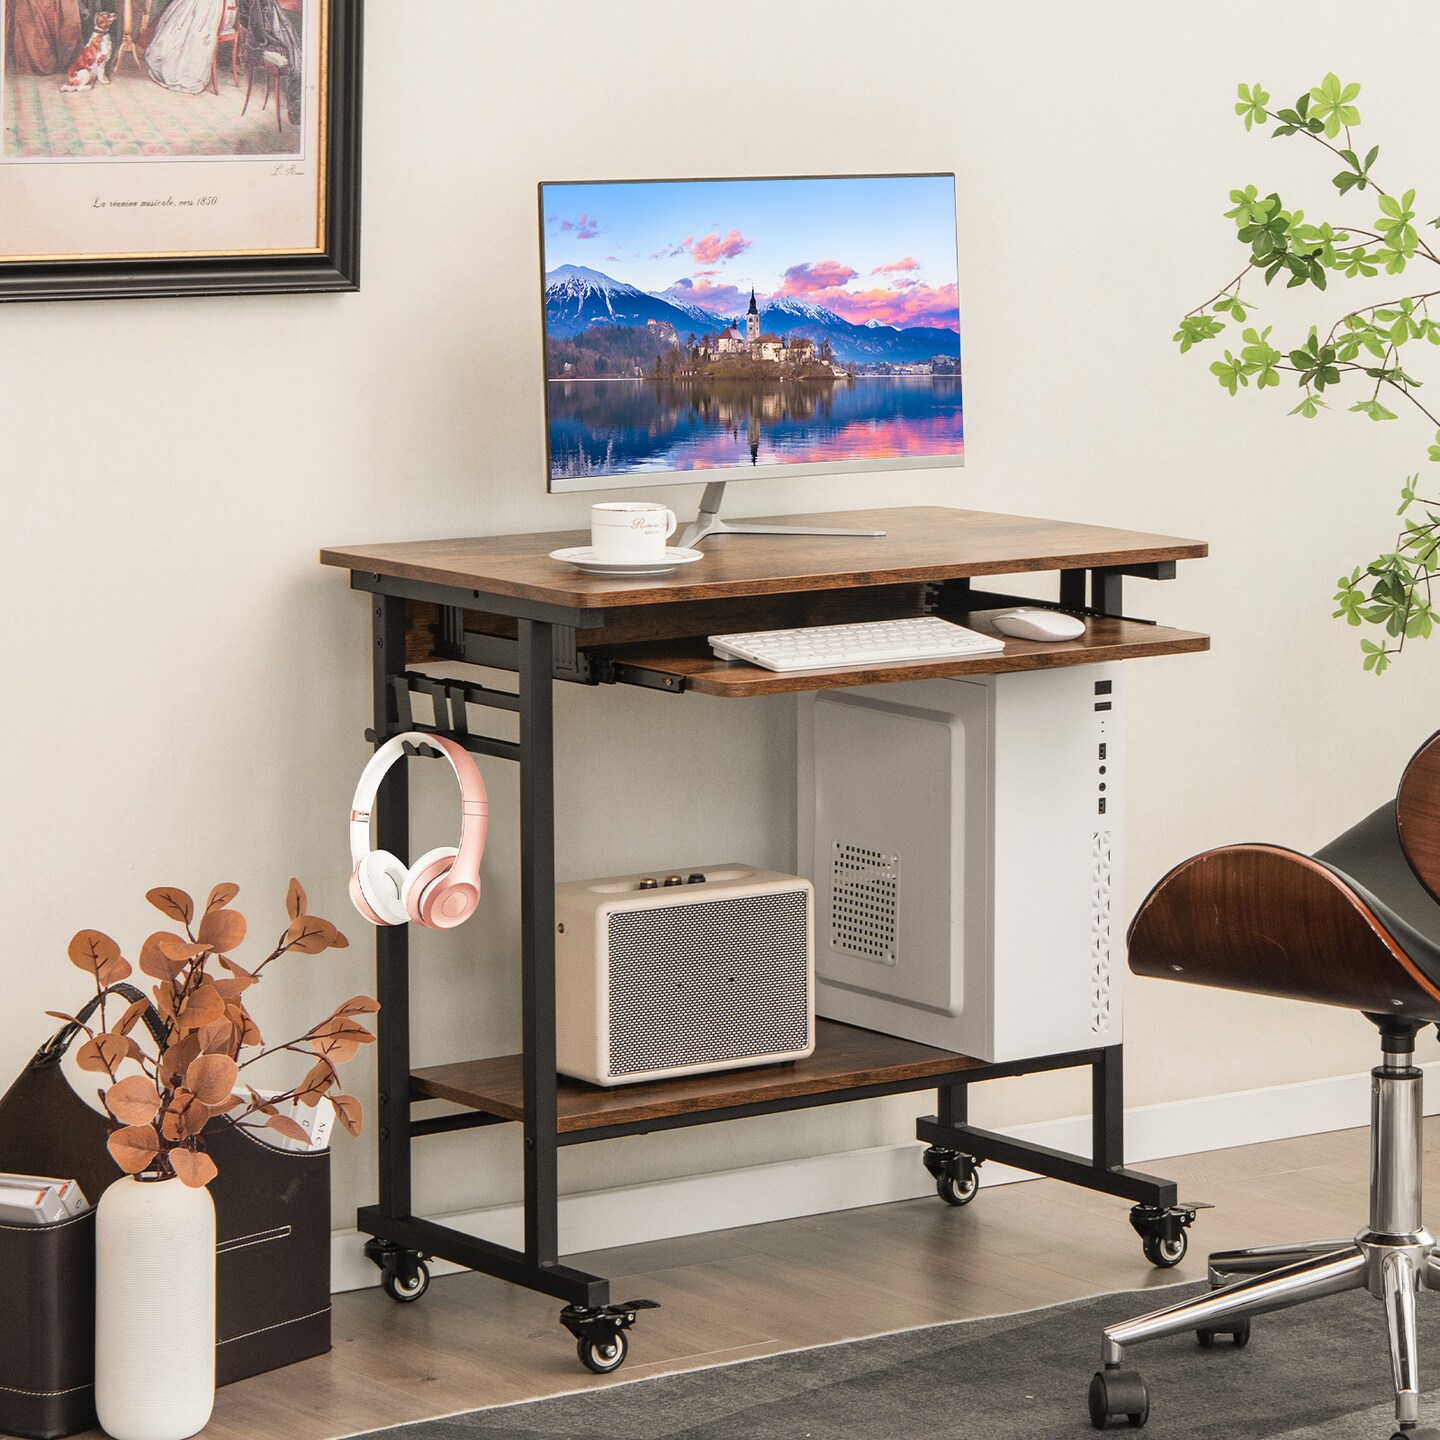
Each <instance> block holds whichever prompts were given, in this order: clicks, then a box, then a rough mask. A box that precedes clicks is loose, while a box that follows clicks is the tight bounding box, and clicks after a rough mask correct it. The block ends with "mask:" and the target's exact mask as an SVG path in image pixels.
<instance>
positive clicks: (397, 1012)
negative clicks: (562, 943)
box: [351, 562, 1194, 1334]
mask: <svg viewBox="0 0 1440 1440" xmlns="http://www.w3.org/2000/svg"><path fill="white" fill-rule="evenodd" d="M1174 570H1175V567H1174V564H1173V562H1166V563H1158V564H1151V565H1144V566H1134V567H1129V568H1126V569H1123V570H1116V569H1113V568H1110V569H1104V570H1091V571H1086V570H1062V571H1061V572H1060V603H1061V604H1062V605H1063V606H1064V607H1065V608H1067V609H1071V610H1083V611H1088V612H1089V613H1091V614H1094V615H1103V616H1118V615H1120V613H1121V577H1122V575H1139V576H1143V577H1144V578H1149V579H1169V578H1171V577H1172V576H1173V574H1174ZM1087 580H1088V582H1089V584H1088V589H1089V594H1088V601H1089V603H1088V604H1087V603H1086V600H1087V594H1086V590H1087ZM351 586H352V588H353V589H357V590H361V591H364V592H367V593H368V594H369V595H370V597H371V605H372V620H373V638H374V645H373V650H372V661H373V682H374V693H373V705H374V722H373V728H372V729H370V730H367V732H366V735H367V738H368V739H370V740H371V741H372V742H373V743H374V744H376V745H379V744H381V743H383V742H384V741H385V740H387V739H388V738H390V737H391V736H393V735H396V734H399V733H402V732H404V731H407V730H418V731H422V732H433V733H438V734H445V735H447V736H448V737H449V738H450V739H451V740H454V741H455V742H456V743H457V744H460V745H463V746H465V747H466V748H467V749H469V750H471V751H472V752H475V753H478V754H482V755H487V756H491V757H493V758H496V759H504V760H510V761H514V762H515V763H517V764H518V765H519V767H520V854H521V860H520V905H521V972H522V1000H523V1007H522V1031H523V1034H522V1052H523V1077H524V1118H523V1121H522V1122H521V1123H522V1125H523V1131H524V1244H523V1248H521V1249H513V1248H509V1247H506V1246H503V1245H498V1244H494V1243H492V1242H490V1241H487V1240H483V1239H480V1238H477V1237H476V1236H473V1235H469V1234H466V1233H464V1232H462V1231H460V1230H456V1229H454V1228H452V1227H449V1226H445V1225H442V1224H440V1223H438V1222H436V1221H433V1220H428V1219H423V1218H419V1217H417V1216H415V1215H414V1214H413V1207H412V1199H411V1158H412V1157H411V1145H412V1142H413V1141H414V1140H416V1139H418V1138H421V1137H424V1136H427V1135H433V1134H439V1133H445V1132H450V1131H455V1130H460V1129H468V1128H471V1127H475V1126H484V1125H491V1124H497V1123H502V1121H503V1119H504V1117H500V1116H496V1115H491V1114H487V1113H484V1112H480V1111H473V1112H466V1113H462V1114H458V1115H453V1114H452V1115H444V1116H440V1117H435V1118H430V1119H425V1118H416V1117H415V1116H414V1115H413V1114H412V1108H413V1106H414V1104H415V1103H416V1102H417V1098H424V1097H416V1096H415V1095H414V1094H413V1093H412V1082H411V1059H410V986H409V949H410V937H409V933H408V928H407V927H405V926H393V927H382V928H379V929H377V931H376V940H375V945H376V964H377V970H378V989H377V997H378V999H379V1001H380V1013H379V1016H378V1017H377V1018H378V1024H377V1029H378V1044H377V1052H378V1069H379V1120H378V1133H379V1160H380V1164H379V1200H378V1203H377V1204H375V1205H370V1206H366V1207H364V1208H362V1209H361V1210H360V1211H359V1212H358V1217H357V1223H358V1226H359V1229H360V1230H361V1231H362V1233H365V1234H368V1235H370V1236H372V1237H374V1238H373V1239H372V1240H371V1241H370V1242H369V1244H368V1245H367V1253H368V1254H369V1255H370V1256H371V1258H372V1259H374V1260H375V1261H376V1263H377V1264H379V1265H381V1267H382V1268H383V1269H385V1270H386V1272H387V1281H388V1280H390V1279H391V1278H392V1277H394V1276H397V1275H398V1276H399V1278H400V1281H401V1284H402V1286H403V1285H404V1283H405V1281H406V1280H407V1278H408V1277H410V1276H413V1275H414V1273H415V1270H416V1267H417V1266H418V1265H420V1264H422V1263H423V1260H424V1259H426V1258H431V1257H439V1258H441V1259H443V1260H447V1261H450V1262H452V1263H455V1264H458V1265H462V1266H465V1267H467V1268H469V1269H472V1270H478V1271H481V1272H483V1273H485V1274H488V1275H493V1276H496V1277H498V1278H499V1279H502V1280H506V1281H509V1282H511V1283H513V1284H517V1285H522V1286H524V1287H526V1288H528V1289H531V1290H537V1291H540V1292H543V1293H544V1294H547V1295H551V1296H554V1297H556V1298H557V1299H560V1300H563V1301H565V1302H567V1307H569V1308H568V1309H567V1312H566V1316H565V1317H562V1319H564V1322H565V1323H566V1324H567V1326H568V1327H569V1328H571V1330H572V1332H573V1333H577V1334H579V1333H580V1331H579V1330H577V1329H576V1321H575V1317H576V1316H577V1315H578V1316H579V1317H580V1323H581V1324H582V1325H583V1324H584V1322H585V1317H586V1316H597V1315H598V1317H599V1322H600V1323H601V1324H602V1326H603V1325H604V1324H608V1323H612V1322H613V1324H614V1325H615V1326H619V1325H621V1324H628V1323H630V1322H633V1319H634V1315H633V1313H631V1314H629V1315H628V1317H626V1316H623V1315H620V1314H619V1312H621V1311H623V1310H624V1309H625V1307H624V1306H616V1307H614V1310H615V1312H616V1314H615V1316H613V1317H612V1316H607V1311H606V1307H609V1306H610V1302H611V1297H610V1286H609V1282H608V1281H607V1280H606V1279H604V1278H602V1277H600V1276H597V1275H591V1274H587V1273H585V1272H583V1271H580V1270H576V1269H573V1268H571V1267H569V1266H567V1265H564V1264H562V1263H561V1261H560V1256H559V1235H558V1203H559V1188H558V1157H559V1151H560V1149H561V1147H562V1146H565V1145H569V1144H579V1143H589V1142H591V1141H598V1140H606V1139H612V1138H614V1137H616V1136H619V1135H628V1134H635V1133H643V1132H648V1131H651V1130H663V1129H668V1128H675V1127H681V1126H690V1125H697V1124H710V1123H714V1122H717V1121H722V1120H733V1119H741V1118H744V1117H746V1116H750V1115H757V1114H768V1113H774V1112H777V1111H782V1110H792V1109H802V1108H808V1107H811V1106H816V1105H830V1104H837V1103H841V1102H844V1101H850V1100H863V1099H870V1098H873V1097H876V1096H881V1095H890V1094H897V1093H904V1092H907V1091H917V1090H929V1089H934V1090H936V1091H937V1093H938V1113H937V1114H936V1115H932V1116H928V1117H924V1118H921V1119H920V1120H918V1121H917V1124H916V1134H917V1138H918V1139H919V1140H922V1141H924V1142H926V1143H927V1144H928V1145H929V1146H930V1147H931V1148H930V1149H929V1150H927V1151H926V1152H925V1160H926V1165H927V1168H929V1169H930V1170H931V1173H932V1174H933V1175H934V1176H935V1177H936V1179H937V1181H940V1182H941V1184H942V1187H943V1183H944V1180H945V1178H946V1177H947V1176H948V1177H949V1178H950V1179H951V1180H952V1181H953V1180H960V1181H963V1180H964V1178H965V1176H966V1175H967V1174H969V1175H971V1176H973V1163H974V1162H979V1161H983V1160H987V1159H990V1160H995V1161H998V1162H1001V1163H1004V1164H1007V1165H1014V1166H1017V1167H1019V1168H1021V1169H1024V1170H1027V1171H1031V1172H1033V1173H1035V1174H1037V1175H1042V1176H1048V1177H1052V1178H1054V1179H1058V1180H1063V1181H1066V1182H1068V1183H1071V1184H1074V1185H1079V1186H1082V1187H1084V1188H1086V1189H1089V1190H1095V1191H1099V1192H1103V1193H1105V1194H1110V1195H1115V1196H1118V1197H1123V1198H1125V1199H1129V1200H1131V1201H1132V1202H1134V1203H1135V1206H1136V1208H1135V1210H1134V1211H1132V1214H1131V1223H1132V1224H1134V1225H1135V1228H1136V1229H1137V1231H1138V1232H1139V1233H1141V1235H1142V1237H1144V1238H1145V1242H1146V1254H1147V1256H1150V1258H1152V1259H1155V1263H1159V1264H1166V1263H1173V1261H1166V1260H1162V1259H1156V1257H1155V1256H1154V1255H1152V1246H1155V1245H1162V1246H1163V1245H1165V1244H1170V1245H1172V1246H1173V1245H1174V1244H1175V1242H1176V1241H1177V1240H1179V1241H1180V1242H1182V1245H1183V1231H1184V1228H1185V1227H1186V1226H1188V1224H1189V1223H1190V1221H1191V1220H1193V1218H1194V1212H1193V1208H1191V1207H1186V1206H1179V1205H1177V1197H1176V1187H1175V1185H1174V1183H1173V1182H1171V1181H1168V1180H1163V1179H1159V1178H1157V1177H1155V1176H1151V1175H1146V1174H1142V1173H1140V1172H1138V1171H1135V1170H1130V1169H1127V1168H1125V1166H1124V1164H1123V1123H1124V1112H1123V1084H1122V1047H1121V1046H1120V1045H1118V1044H1117V1045H1111V1046H1106V1047H1103V1048H1097V1049H1090V1050H1081V1051H1075V1052H1072V1053H1068V1054H1062V1055H1051V1056H1045V1057H1040V1058H1037V1059H1032V1060H1026V1061H1020V1062H1015V1063H1010V1064H997V1065H992V1066H987V1067H985V1068H983V1069H975V1068H967V1069H965V1070H963V1071H957V1072H956V1073H955V1074H953V1075H941V1076H929V1077H926V1078H921V1079H907V1080H897V1081H893V1082H886V1083H882V1084H876V1085H867V1086H862V1087H858V1088H854V1089H847V1090H839V1091H827V1092H824V1093H821V1094H811V1095H796V1096H789V1097H786V1098H784V1099H781V1100H775V1101H766V1102H761V1103H756V1104H753V1105H740V1106H735V1107H731V1108H729V1109H716V1110H705V1111H701V1112H699V1113H690V1114H678V1115H668V1116H664V1117H660V1118H658V1119H652V1120H645V1121H641V1122H636V1123H633V1124H617V1125H612V1126H608V1127H605V1128H598V1129H587V1130H582V1131H577V1132H571V1133H561V1132H560V1131H559V1129H558V1110H557V1078H556V1069H555V1045H556V1042H555V1019H556V1016H555V940H554V926H555V920H554V890H555V835H554V823H555V814H554V798H555V797H554V713H553V708H554V707H553V689H554V682H555V681H556V680H557V679H560V680H565V681H569V682H572V683H577V684H588V685H597V684H601V683H612V684H613V683H631V684H638V685H643V686H648V687H651V688H663V689H665V690H667V691H669V692H670V693H680V692H682V691H683V689H684V682H683V680H678V681H677V680H671V679H666V680H660V679H659V678H657V676H656V675H655V674H654V673H653V672H645V671H643V670H641V671H634V670H632V669H631V667H628V666H626V665H623V664H619V665H617V664H613V663H611V662H609V661H607V660H606V659H604V657H603V656H598V655H590V654H587V653H585V652H583V651H577V650H576V647H575V631H576V630H577V629H578V628H580V627H584V628H586V629H587V630H591V631H593V630H596V629H602V630H603V627H604V621H605V614H604V612H603V611H599V612H597V611H596V610H593V609H586V610H584V611H580V610H578V609H577V610H571V609H568V608H565V607H561V606H556V605H551V604H545V603H539V602H535V601H531V600H527V599H521V598H515V597H511V596H505V595H498V594H491V593H488V592H482V591H473V590H468V589H466V590H461V589H458V588H453V589H452V588H450V587H447V586H442V585H436V584H432V583H427V582H420V581H414V580H407V579H402V578H396V577H392V576H385V575H378V574H373V573H365V572H361V571H358V570H355V571H352V572H351ZM407 601H420V602H425V603H429V604H434V605H437V606H438V607H439V624H438V626H437V655H441V656H444V657H446V658H453V659H458V660H464V661H469V662H470V663H473V664H477V665H483V666H485V667H488V668H492V669H497V670H508V671H511V672H513V673H515V674H516V675H518V679H519V689H518V693H511V692H509V691H504V690H499V689H493V688H490V687H487V686H485V685H482V684H464V683H460V682H456V681H448V680H437V679H433V678H431V677H427V676H425V675H423V674H419V673H415V672H412V671H411V670H410V669H409V668H408V666H407V662H406V602H407ZM936 601H937V608H938V609H940V610H941V611H942V612H957V611H964V610H967V609H970V608H976V609H979V608H982V607H989V606H992V605H1001V604H1010V603H1023V604H1027V605H1034V604H1036V603H1044V602H1036V601H1035V600H1033V599H1030V598H1026V597H1013V596H1006V595H996V594H993V593H991V592H983V593H982V592H979V591H974V590H972V589H971V588H970V583H969V581H967V580H964V579H957V580H951V581H948V582H946V583H945V584H943V585H941V586H939V587H937V593H936ZM467 609H472V610H482V611H484V612H485V613H487V614H492V615H500V616H507V617H512V618H513V619H514V620H515V621H516V624H517V636H516V638H515V639H507V638H501V637H494V636H485V635H476V634H467V633H466V631H465V630H464V627H463V613H464V611H465V610H467ZM416 693H420V694H428V695H429V697H430V699H431V701H432V703H433V705H434V722H435V723H433V724H426V723H418V724H417V723H416V722H415V720H414V718H413V715H412V713H411V703H410V697H411V695H412V694H416ZM468 705H475V706H487V707H491V708H493V709H497V710H502V711H507V712H511V713H514V714H516V715H517V716H518V720H519V739H518V741H507V740H500V739H494V738H490V737H488V736H483V735H477V734H473V733H471V730H470V726H469V723H468V720H467V717H466V707H467V706H468ZM376 820H377V827H378V845H379V847H380V848H383V849H385V850H389V851H390V852H392V853H393V854H395V855H398V856H400V857H402V858H403V857H404V856H405V855H406V854H407V853H408V848H409V786H408V777H407V774H406V767H405V766H404V765H401V766H397V767H396V768H394V769H393V770H392V771H391V772H390V774H389V776H388V777H387V778H386V780H385V782H384V784H383V786H382V788H381V791H380V795H379V797H378V800H377V804H376ZM968 1063H969V1065H970V1066H971V1067H973V1065H974V1062H973V1061H971V1062H968ZM1086 1066H1088V1067H1089V1069H1090V1072H1091V1098H1092V1136H1093V1140H1092V1153H1091V1155H1090V1156H1088V1157H1086V1156H1083V1155H1076V1154H1069V1153H1066V1152H1063V1151H1058V1150H1054V1149H1050V1148H1048V1147H1045V1146H1041V1145H1037V1144H1033V1143H1031V1142H1027V1141H1022V1140H1017V1139H1014V1138H1012V1137H1009V1136H1005V1135H1001V1134H996V1133H993V1132H990V1131H986V1130H982V1129H978V1128H976V1127H974V1126H972V1125H971V1124H969V1122H968V1113H967V1098H968V1089H969V1086H970V1085H971V1084H974V1083H977V1082H979V1081H983V1080H990V1079H999V1078H1002V1077H1010V1076H1018V1075H1028V1074H1034V1073H1039V1072H1042V1071H1049V1070H1057V1069H1066V1068H1077V1067H1086ZM967 1167H969V1168H968V1170H967ZM942 1193H944V1192H943V1188H942ZM1181 1253H1183V1248H1182V1252H1181ZM387 1288H389V1287H388V1285H387ZM391 1293H392V1294H395V1293H396V1292H395V1290H393V1289H392V1290H391ZM397 1298H405V1297H404V1296H403V1294H402V1295H400V1296H397ZM629 1303H630V1304H632V1305H633V1303H634V1302H629Z"/></svg>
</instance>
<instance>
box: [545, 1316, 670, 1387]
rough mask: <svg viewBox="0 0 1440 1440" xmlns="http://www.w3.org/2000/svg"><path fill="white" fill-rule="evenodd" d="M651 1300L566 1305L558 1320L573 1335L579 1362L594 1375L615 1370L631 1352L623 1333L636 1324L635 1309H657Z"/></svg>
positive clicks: (627, 1339) (606, 1373)
mask: <svg viewBox="0 0 1440 1440" xmlns="http://www.w3.org/2000/svg"><path fill="white" fill-rule="evenodd" d="M659 1308H660V1306H659V1304H658V1303H657V1302H656V1301H654V1300H627V1301H625V1302H624V1303H623V1304H620V1305H567V1306H566V1307H565V1308H564V1309H563V1310H562V1311H561V1312H560V1323H561V1324H562V1325H563V1326H564V1327H565V1328H566V1329H567V1330H568V1331H569V1332H570V1333H571V1334H572V1335H573V1336H574V1337H575V1353H576V1354H577V1355H578V1356H579V1357H580V1363H581V1364H582V1365H583V1366H584V1367H585V1368H586V1369H587V1370H590V1371H593V1372H594V1373H595V1374H596V1375H609V1374H611V1373H612V1372H614V1371H616V1370H618V1369H619V1368H620V1367H621V1366H622V1365H623V1364H624V1363H625V1357H626V1356H627V1355H628V1354H629V1353H630V1341H629V1338H628V1337H627V1336H626V1334H625V1332H626V1331H627V1330H628V1329H629V1328H630V1327H631V1326H632V1325H633V1324H634V1323H635V1312H636V1311H637V1310H658V1309H659Z"/></svg>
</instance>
